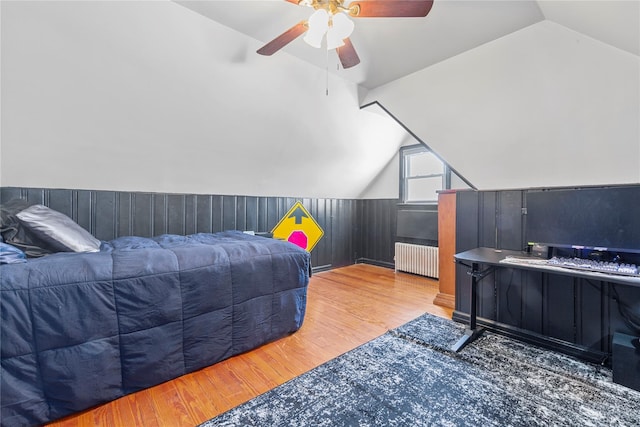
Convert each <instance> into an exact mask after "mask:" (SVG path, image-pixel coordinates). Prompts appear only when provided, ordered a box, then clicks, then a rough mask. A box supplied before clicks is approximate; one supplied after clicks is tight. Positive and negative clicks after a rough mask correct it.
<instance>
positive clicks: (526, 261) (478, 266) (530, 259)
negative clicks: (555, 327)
mask: <svg viewBox="0 0 640 427" xmlns="http://www.w3.org/2000/svg"><path fill="white" fill-rule="evenodd" d="M507 258H516V259H518V260H519V261H520V262H508V261H506V260H507ZM454 259H455V261H456V263H458V264H461V265H464V266H466V267H469V268H470V271H469V273H468V274H469V275H470V276H471V305H470V309H469V311H470V312H469V327H468V328H467V330H466V331H465V334H464V335H463V336H462V337H461V338H460V339H459V340H458V342H457V343H456V344H454V346H453V347H452V350H453V351H460V350H462V348H463V347H464V346H466V345H467V344H469V343H470V342H472V341H473V340H475V339H476V338H477V337H478V336H480V334H482V331H483V329H482V328H480V327H478V326H477V323H476V320H477V313H476V305H477V288H478V282H479V281H480V280H482V279H483V278H485V277H486V276H487V275H488V274H490V273H492V272H493V271H494V270H495V269H496V268H519V269H524V270H533V271H540V272H543V273H551V274H562V275H567V276H573V277H582V278H587V279H595V280H601V281H603V282H609V283H618V284H622V285H628V286H635V287H640V277H633V276H621V275H617V274H606V273H599V272H594V271H584V270H573V269H570V268H563V267H556V266H552V265H545V264H543V263H542V262H544V260H543V259H541V258H536V257H534V256H532V255H531V254H529V253H527V252H520V251H510V250H504V249H494V248H476V249H471V250H468V251H465V252H460V253H457V254H455V255H454Z"/></svg>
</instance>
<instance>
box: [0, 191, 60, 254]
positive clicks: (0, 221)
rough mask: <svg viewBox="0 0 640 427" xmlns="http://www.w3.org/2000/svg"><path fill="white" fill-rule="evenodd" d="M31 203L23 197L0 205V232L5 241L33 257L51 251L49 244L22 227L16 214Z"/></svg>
mask: <svg viewBox="0 0 640 427" xmlns="http://www.w3.org/2000/svg"><path fill="white" fill-rule="evenodd" d="M30 205H31V204H30V203H29V202H27V201H26V200H24V199H13V200H10V201H8V202H6V203H3V204H2V205H0V234H1V235H2V239H3V240H4V241H5V242H6V243H9V244H11V245H12V246H15V247H16V248H18V249H20V250H22V252H24V253H25V254H26V255H27V257H29V258H35V257H41V256H44V255H47V254H50V253H52V251H51V249H49V245H48V244H47V243H46V242H44V241H42V239H40V238H38V237H37V236H35V235H34V234H33V233H32V232H31V231H30V230H29V229H28V228H26V227H24V226H23V225H22V224H21V223H20V220H19V219H18V217H17V216H16V214H18V213H19V212H20V211H23V210H24V209H26V208H28V207H29V206H30Z"/></svg>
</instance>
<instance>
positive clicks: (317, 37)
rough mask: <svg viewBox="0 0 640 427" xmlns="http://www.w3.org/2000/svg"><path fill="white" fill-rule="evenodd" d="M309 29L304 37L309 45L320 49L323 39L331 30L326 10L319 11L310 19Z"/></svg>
mask: <svg viewBox="0 0 640 427" xmlns="http://www.w3.org/2000/svg"><path fill="white" fill-rule="evenodd" d="M308 25H309V29H308V30H307V34H306V35H305V36H304V41H305V42H307V44H309V45H311V46H313V47H315V48H319V47H320V46H321V45H322V38H323V37H324V35H325V33H326V32H327V30H328V29H329V13H328V12H327V11H326V10H324V9H318V10H316V11H315V12H313V14H312V15H311V16H310V17H309V21H308Z"/></svg>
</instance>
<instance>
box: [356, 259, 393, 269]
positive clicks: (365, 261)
mask: <svg viewBox="0 0 640 427" xmlns="http://www.w3.org/2000/svg"><path fill="white" fill-rule="evenodd" d="M356 264H371V265H377V266H378V267H386V268H396V265H395V264H394V263H392V262H386V261H378V260H375V259H370V258H358V259H357V260H356Z"/></svg>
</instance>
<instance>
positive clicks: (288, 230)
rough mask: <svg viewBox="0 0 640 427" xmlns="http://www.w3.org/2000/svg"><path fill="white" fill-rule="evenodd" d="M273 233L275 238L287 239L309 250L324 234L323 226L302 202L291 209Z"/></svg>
mask: <svg viewBox="0 0 640 427" xmlns="http://www.w3.org/2000/svg"><path fill="white" fill-rule="evenodd" d="M271 233H272V234H273V237H274V238H276V239H280V240H287V241H289V242H291V243H293V244H296V245H298V246H300V247H301V248H302V249H306V250H307V251H309V252H311V249H313V248H314V247H315V246H316V243H318V241H319V240H320V239H321V238H322V236H323V235H324V231H323V230H322V228H320V226H319V225H318V223H317V222H316V220H315V219H313V217H312V216H311V214H310V213H309V212H308V211H307V210H306V209H305V208H304V206H302V203H300V202H296V204H295V205H293V206H292V207H291V209H289V212H287V213H286V214H285V215H284V216H283V217H282V219H281V220H280V222H279V223H278V225H276V226H275V227H274V228H273V230H271Z"/></svg>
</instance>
